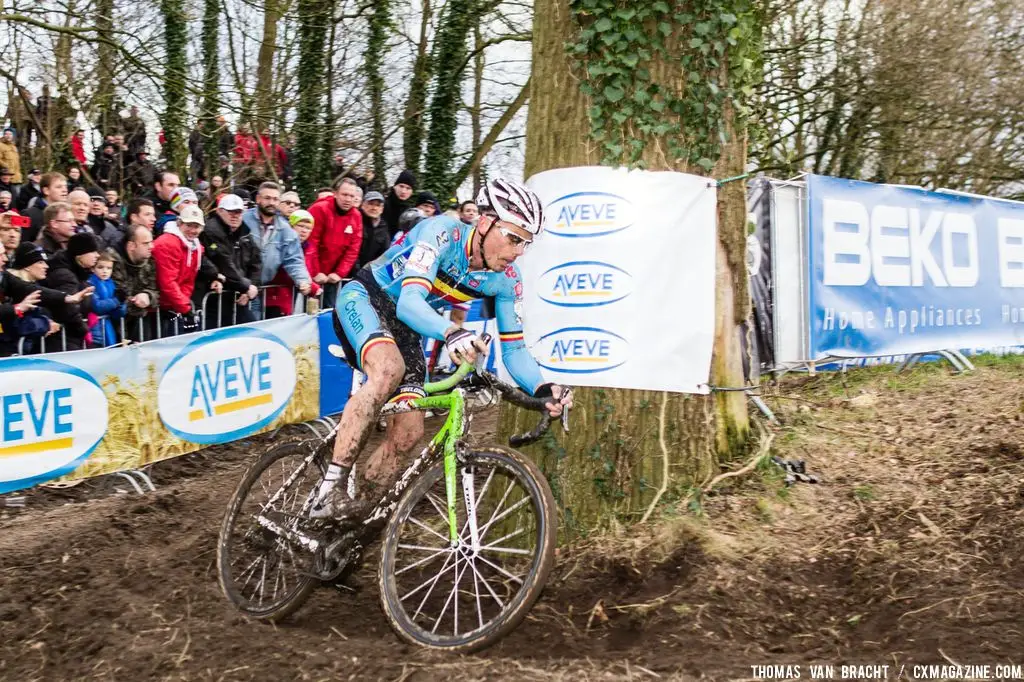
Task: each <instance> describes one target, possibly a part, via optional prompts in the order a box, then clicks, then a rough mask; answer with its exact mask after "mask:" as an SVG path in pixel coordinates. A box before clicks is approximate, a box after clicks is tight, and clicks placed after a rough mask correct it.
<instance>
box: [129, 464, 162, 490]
mask: <svg viewBox="0 0 1024 682" xmlns="http://www.w3.org/2000/svg"><path fill="white" fill-rule="evenodd" d="M127 473H129V474H132V475H134V476H135V477H136V478H138V479H139V480H140V481H142V484H143V485H144V486H146V487H147V488H149V489H150V491H151V492H156V486H155V485H153V479H151V478H150V477H149V474H147V473H146V472H145V471H143V470H142V469H131V470H129V471H128V472H127Z"/></svg>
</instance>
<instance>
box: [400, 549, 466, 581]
mask: <svg viewBox="0 0 1024 682" xmlns="http://www.w3.org/2000/svg"><path fill="white" fill-rule="evenodd" d="M399 547H404V546H403V545H399ZM424 549H425V548H424ZM451 552H452V550H451V548H450V547H445V548H444V549H441V550H438V551H437V552H435V553H433V554H431V555H430V556H428V557H427V558H426V559H420V560H419V561H417V562H416V563H414V564H409V565H408V566H406V567H405V568H403V569H401V570H399V571H395V575H401V574H402V573H405V572H406V571H408V570H410V569H413V568H416V567H417V566H422V565H423V564H428V563H430V562H431V561H433V560H434V559H436V558H437V557H439V556H441V555H442V554H451Z"/></svg>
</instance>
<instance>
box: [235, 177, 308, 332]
mask: <svg viewBox="0 0 1024 682" xmlns="http://www.w3.org/2000/svg"><path fill="white" fill-rule="evenodd" d="M280 200H281V188H280V186H278V184H277V183H275V182H264V183H263V184H262V185H260V186H259V189H258V190H257V192H256V207H255V208H250V209H249V210H248V211H246V212H245V213H243V214H242V224H243V225H244V226H245V227H247V228H248V229H249V232H250V234H252V236H253V238H254V239H255V240H256V243H257V244H259V247H260V253H261V254H262V256H263V270H262V276H261V277H260V280H261V281H263V282H270V281H272V280H273V279H274V277H276V276H277V271H278V270H280V269H282V268H283V269H284V271H285V272H286V273H288V276H289V277H291V278H292V281H293V282H295V285H296V286H297V287H298V289H299V291H300V292H302V293H303V294H304V295H308V294H309V288H310V283H311V282H312V281H313V280H312V278H311V277H310V276H309V271H308V270H306V258H305V255H304V254H303V252H302V243H301V242H300V241H299V235H297V234H295V230H293V229H292V228H291V226H290V225H289V224H288V220H287V219H286V218H284V217H283V216H282V215H281V214H279V213H278V212H277V204H278V202H279V201H280ZM252 311H253V313H254V315H255V316H256V319H262V318H263V300H262V297H257V298H256V300H255V301H253V302H252Z"/></svg>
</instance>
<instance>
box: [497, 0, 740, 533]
mask: <svg viewBox="0 0 1024 682" xmlns="http://www.w3.org/2000/svg"><path fill="white" fill-rule="evenodd" d="M582 4H583V5H586V9H584V10H581V12H580V14H579V15H577V14H575V13H574V11H573V9H571V8H570V2H569V0H537V2H536V4H535V13H534V28H533V75H532V91H531V93H530V111H529V117H528V122H527V129H526V170H525V175H526V176H527V177H529V176H531V175H533V174H535V173H539V172H541V171H544V170H548V169H551V168H564V167H571V166H582V165H592V164H604V165H626V166H631V167H643V168H647V169H651V170H675V171H682V172H690V173H695V172H696V173H701V172H704V171H709V172H711V174H712V175H713V176H714V177H718V178H726V177H732V176H736V175H739V174H741V173H743V171H744V165H745V162H746V131H745V124H744V122H743V120H742V119H741V118H740V117H739V116H738V115H737V106H740V105H741V104H742V102H741V101H739V99H740V98H741V97H742V94H740V93H741V92H743V91H744V90H745V88H744V87H743V86H745V85H747V82H746V80H744V82H739V81H740V77H739V76H738V75H737V76H735V77H734V76H733V74H734V71H735V73H737V74H742V73H745V71H743V69H744V68H746V69H748V70H749V69H753V68H756V56H757V55H756V54H755V53H754V51H756V49H757V47H758V46H759V33H758V34H756V35H753V36H751V35H747V34H749V33H750V26H755V27H756V26H757V24H756V23H755V22H754V21H753V20H752V18H751V17H752V15H753V10H752V8H751V7H750V3H749V2H748V1H747V0H729V1H726V2H720V3H718V5H724V6H725V7H726V8H728V12H726V11H724V10H723V11H722V14H721V16H722V17H725V15H726V14H728V15H729V16H728V17H725V18H724V19H721V20H719V19H717V18H716V19H715V20H710V19H706V18H705V17H704V16H702V15H701V14H700V12H701V10H700V9H699V8H698V9H694V6H695V4H696V3H683V2H676V3H660V2H659V3H653V4H652V5H650V6H647V5H637V6H635V7H640V8H644V9H641V10H639V11H634V10H635V7H629V8H627V7H625V6H624V5H618V6H616V5H613V6H612V8H611V9H610V10H607V11H608V12H609V14H610V13H611V12H617V14H616V15H614V17H610V18H608V21H607V22H605V21H604V15H600V12H601V10H600V8H596V9H595V7H594V6H596V4H597V3H592V2H585V3H582ZM669 5H672V6H671V7H669ZM658 6H662V7H664V9H665V11H662V10H659V9H657V7H658ZM652 7H653V8H655V9H651V8H652ZM592 12H594V13H597V14H593V13H592ZM717 16H718V15H716V17H717ZM581 17H582V18H581ZM730 19H732V20H736V21H738V22H739V25H740V26H746V27H747V30H746V33H743V34H742V35H741V34H739V33H731V34H730V33H729V31H730V30H731V25H730V24H729V23H728V22H729V21H730ZM581 21H582V22H584V23H583V25H582V26H581V23H580V22H581ZM631 22H632V23H631ZM705 22H709V23H705ZM581 29H584V30H585V31H590V33H582V34H581V33H580V30H581ZM651 31H658V32H659V33H660V36H661V37H660V38H659V37H658V36H657V35H656V36H654V37H653V38H652V37H651V36H650V32H651ZM612 32H614V33H615V36H612V35H611V33H612ZM645 32H647V35H645V34H644V33H645ZM719 32H720V33H721V34H722V35H719ZM602 33H603V34H604V36H605V37H602V35H595V34H602ZM741 33H742V32H741ZM629 35H632V36H633V38H634V40H635V41H636V42H635V46H630V45H628V44H626V46H625V49H624V50H619V51H618V52H617V54H619V55H621V56H618V57H614V58H615V59H621V60H622V61H621V62H619V63H609V62H608V61H607V60H608V59H609V55H610V54H611V52H609V51H605V50H603V49H602V48H600V47H599V46H600V45H602V44H607V41H608V40H610V42H611V44H613V45H614V44H615V43H616V40H617V39H618V40H621V41H625V42H626V43H628V41H629V38H628V37H626V36H629ZM587 36H589V37H590V38H592V39H593V42H590V43H586V40H588V38H587ZM616 36H618V38H616ZM726 36H729V37H730V38H731V42H730V41H728V40H727V39H726ZM698 38H699V39H698ZM659 40H660V41H661V44H662V45H663V46H664V47H663V49H661V50H659V49H651V46H652V45H655V46H657V41H659ZM602 41H604V42H602ZM719 42H721V46H720V48H719V44H718V43H719ZM572 43H575V44H576V45H581V44H584V47H583V48H582V49H577V50H576V51H575V52H574V54H573V55H570V54H569V51H570V50H569V49H567V45H568V44H572ZM726 44H729V45H730V46H731V47H730V48H729V50H730V51H732V52H737V51H739V50H741V49H742V50H744V52H743V53H742V54H736V55H730V54H723V53H725V52H726V49H725V45H726ZM586 45H589V47H587V46H586ZM698 46H699V47H698ZM704 46H706V48H705V47H704ZM705 49H706V52H704V50H705ZM631 50H632V52H631ZM719 50H720V51H719ZM748 53H749V54H748ZM716 54H717V55H719V57H717V58H716V57H715V55H716ZM750 55H753V56H754V57H755V59H753V60H751V56H750ZM634 56H636V59H635V60H634ZM576 59H580V60H581V61H582V64H576V63H575V60H576ZM734 63H735V64H736V66H735V69H734V68H733V66H732V64H734ZM609 71H610V72H612V73H618V74H619V76H618V80H614V79H608V78H607V77H606V76H603V75H601V74H606V73H608V72H609ZM748 75H749V74H748ZM597 76H600V77H597ZM727 78H734V79H735V81H736V82H734V83H732V86H734V88H735V90H733V89H732V88H730V89H729V92H730V93H732V92H735V93H736V94H733V95H732V99H731V100H730V99H729V98H727V97H726V98H724V101H722V98H719V97H718V96H717V93H720V92H722V91H723V89H724V87H725V85H726V82H725V81H726V79H727ZM581 81H582V82H581ZM712 86H713V87H712ZM640 90H645V92H646V93H647V94H644V93H640V92H639V91H640ZM651 92H654V93H655V95H654V96H653V97H651V96H650V93H651ZM698 103H699V104H700V106H697V105H698ZM712 105H714V107H716V108H717V114H715V108H713V107H712ZM700 112H703V113H700ZM673 126H674V127H673ZM720 133H721V134H720ZM722 138H724V140H725V141H724V142H722V141H721V139H722ZM708 139H713V140H714V141H715V143H714V145H713V146H709V143H707V140H708ZM577 141H578V142H577ZM718 206H719V215H718V218H719V225H718V235H719V242H718V250H717V262H716V269H717V276H716V324H715V352H714V358H713V361H712V370H711V383H712V384H715V385H719V386H740V385H742V384H743V369H742V356H741V346H740V325H741V323H742V322H743V321H744V320H745V318H746V316H747V312H748V309H749V296H748V292H747V280H746V269H745V264H744V258H745V245H746V199H745V192H744V186H743V183H742V182H733V183H729V184H726V185H724V186H723V188H722V189H721V190H720V192H719V200H718ZM651 257H652V267H662V266H661V265H659V264H658V263H657V259H658V258H659V257H661V258H670V259H672V260H673V261H675V259H678V258H679V257H680V256H679V255H678V254H675V255H673V254H656V253H655V252H654V251H652V256H651ZM526 286H530V283H529V282H527V283H526ZM648 294H649V295H657V292H648ZM527 324H529V321H527ZM535 419H536V415H534V414H524V413H522V412H521V411H519V410H516V409H512V408H509V407H508V406H507V405H503V406H502V410H501V415H500V421H499V431H500V433H501V434H502V436H503V437H504V436H507V435H508V434H509V433H512V432H516V431H521V430H524V427H526V426H528V425H530V426H532V422H534V421H535ZM748 430H749V424H748V416H747V411H746V401H745V395H744V394H743V393H737V392H724V393H715V394H712V395H710V396H698V395H682V394H677V393H660V392H655V391H639V390H621V389H582V390H579V391H578V392H577V398H576V409H575V410H574V411H573V415H572V430H571V433H570V434H568V436H565V437H563V436H562V435H561V433H560V431H559V434H558V436H552V437H550V438H548V439H546V441H545V442H543V443H541V444H540V445H537V446H535V447H534V448H533V450H534V453H533V454H534V455H535V456H536V457H538V459H539V460H540V462H541V464H542V465H543V466H544V467H545V470H546V471H547V472H548V474H549V478H550V480H551V481H552V482H553V488H554V489H555V493H556V495H557V496H558V498H559V500H560V504H561V506H562V508H563V512H564V521H565V527H566V528H567V529H568V530H570V531H587V530H590V529H594V528H599V527H602V526H606V525H608V524H609V523H611V522H613V519H614V518H615V517H618V518H619V520H624V521H635V520H638V519H639V518H640V517H641V516H642V515H643V514H644V512H645V510H646V509H647V508H648V506H649V505H650V504H651V502H652V499H653V498H654V496H655V493H656V491H658V490H659V489H661V488H662V486H663V485H664V487H665V489H666V490H665V494H664V495H663V496H662V497H661V501H662V502H672V501H674V500H678V499H680V498H681V497H683V496H684V495H685V493H686V491H687V490H688V489H690V488H692V487H694V486H697V485H700V484H701V482H703V481H705V480H706V479H707V478H708V477H709V476H710V475H712V474H714V473H716V472H717V471H718V465H719V461H720V459H721V458H732V457H736V456H738V455H740V454H742V453H743V452H744V451H745V448H746V445H747V437H748ZM664 472H668V473H669V476H668V478H667V480H666V478H665V476H664Z"/></svg>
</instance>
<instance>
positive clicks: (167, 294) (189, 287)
mask: <svg viewBox="0 0 1024 682" xmlns="http://www.w3.org/2000/svg"><path fill="white" fill-rule="evenodd" d="M164 230H165V231H164V233H163V234H162V235H160V236H159V237H157V238H156V241H155V242H153V263H154V264H155V265H156V287H157V289H158V290H159V292H160V308H161V309H162V310H172V311H174V312H176V313H181V314H183V315H184V314H185V313H187V312H189V311H190V310H192V291H193V290H194V289H195V288H196V275H198V274H199V266H200V265H201V263H202V261H203V246H202V244H199V240H196V244H197V245H198V248H196V249H195V250H190V249H189V248H188V247H187V246H186V245H185V242H184V240H183V238H182V237H181V233H179V232H178V231H177V224H175V223H168V225H167V227H165V228H164Z"/></svg>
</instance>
